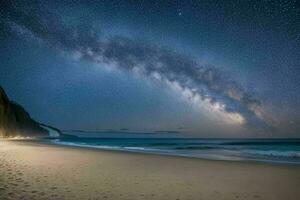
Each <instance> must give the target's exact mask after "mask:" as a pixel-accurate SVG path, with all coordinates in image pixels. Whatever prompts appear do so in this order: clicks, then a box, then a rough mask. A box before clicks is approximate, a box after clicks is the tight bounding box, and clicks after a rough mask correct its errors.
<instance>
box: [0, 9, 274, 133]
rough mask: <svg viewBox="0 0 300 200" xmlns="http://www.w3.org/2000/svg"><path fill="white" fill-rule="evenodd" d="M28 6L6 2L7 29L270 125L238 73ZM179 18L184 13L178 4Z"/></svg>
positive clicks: (243, 119) (251, 122)
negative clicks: (67, 20) (236, 75)
mask: <svg viewBox="0 0 300 200" xmlns="http://www.w3.org/2000/svg"><path fill="white" fill-rule="evenodd" d="M31 9H32V8H30V7H29V8H28V7H26V6H25V8H24V7H21V8H19V7H17V6H15V5H13V6H11V5H10V6H8V9H7V10H8V11H7V13H4V15H3V16H2V20H1V21H2V24H3V27H5V31H6V32H8V33H10V34H14V35H17V36H19V37H20V38H23V39H27V40H30V41H33V42H37V43H40V44H42V45H44V46H45V48H48V47H50V48H55V49H57V50H58V51H62V52H65V53H67V54H69V55H71V56H72V57H73V58H74V59H79V60H87V61H89V62H92V63H95V64H98V65H99V67H101V65H106V66H109V67H110V66H111V67H116V68H118V69H120V70H125V71H130V72H133V73H135V74H139V75H142V76H145V77H150V78H153V79H155V80H159V81H161V82H164V83H165V84H166V85H167V86H169V87H170V88H173V89H174V90H176V91H177V92H178V93H179V95H181V96H185V97H186V98H187V99H188V100H189V101H190V102H191V103H194V104H199V106H202V107H203V106H204V107H207V108H208V110H210V111H211V112H212V113H215V114H216V115H221V117H223V118H224V120H225V121H228V122H232V123H233V124H234V123H238V124H241V125H244V126H247V127H251V128H254V129H256V128H264V129H270V130H273V129H272V126H274V125H276V124H274V121H273V119H272V118H273V117H270V115H271V114H268V113H267V111H265V109H264V103H265V102H264V101H263V100H262V99H260V97H258V96H259V95H256V94H255V93H253V92H249V91H248V90H247V89H245V88H244V87H243V86H242V84H239V83H238V81H237V80H238V77H233V76H232V75H229V74H228V73H226V70H220V68H219V67H217V66H216V67H215V66H213V65H208V64H205V65H204V64H200V62H199V61H198V59H197V58H195V57H194V56H189V55H186V54H184V53H179V52H178V51H176V52H175V51H173V50H171V48H170V47H168V46H167V47H161V46H158V45H157V44H151V43H150V42H148V41H147V42H146V41H141V40H134V39H132V38H129V37H127V36H124V35H121V34H114V35H111V34H103V33H105V32H106V30H105V28H102V29H101V31H100V30H99V28H94V24H95V23H93V22H91V23H66V20H65V19H64V17H63V16H57V15H55V14H54V13H52V10H51V9H49V8H48V7H44V6H41V7H37V8H35V10H34V12H32V10H31ZM180 13H181V14H180V15H179V16H180V17H182V16H181V15H182V13H183V14H184V12H182V11H181V9H180Z"/></svg>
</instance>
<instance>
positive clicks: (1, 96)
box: [0, 86, 48, 137]
mask: <svg viewBox="0 0 300 200" xmlns="http://www.w3.org/2000/svg"><path fill="white" fill-rule="evenodd" d="M0 136H2V137H14V136H48V131H47V130H46V129H44V128H42V127H41V126H40V124H39V123H38V122H36V121H34V120H33V119H32V118H31V117H30V115H29V114H28V113H27V112H26V110H25V109H24V108H23V107H22V106H20V105H19V104H17V103H15V102H12V101H10V100H9V98H8V96H7V95H6V93H5V91H4V89H3V88H2V87H1V86H0Z"/></svg>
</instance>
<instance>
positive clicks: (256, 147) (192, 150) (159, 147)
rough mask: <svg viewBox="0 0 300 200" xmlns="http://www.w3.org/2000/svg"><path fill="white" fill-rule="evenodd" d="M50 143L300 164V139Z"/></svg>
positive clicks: (69, 140) (65, 140)
mask: <svg viewBox="0 0 300 200" xmlns="http://www.w3.org/2000/svg"><path fill="white" fill-rule="evenodd" d="M51 142H52V143H55V144H60V145H70V146H77V147H88V148H97V149H105V150H118V151H130V152H140V153H152V154H163V155H173V156H184V157H194V158H202V159H210V160H227V161H257V162H269V163H282V164H296V165H298V164H300V139H199V138H60V139H52V140H51Z"/></svg>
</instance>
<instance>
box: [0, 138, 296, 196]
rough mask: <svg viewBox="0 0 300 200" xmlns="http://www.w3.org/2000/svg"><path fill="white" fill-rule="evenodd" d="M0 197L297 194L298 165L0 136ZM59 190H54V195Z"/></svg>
mask: <svg viewBox="0 0 300 200" xmlns="http://www.w3.org/2000/svg"><path fill="white" fill-rule="evenodd" d="M0 161H1V162H0V163H1V164H0V165H1V166H0V167H1V169H0V178H1V179H0V182H1V185H2V186H0V199H21V197H22V198H23V199H128V200H129V199H131V200H132V199H166V200H167V199H231V200H232V199H272V200H273V199H274V200H275V199H291V200H292V199H295V200H296V199H298V198H300V191H299V189H298V186H299V185H300V167H299V166H291V165H274V164H266V163H257V162H232V161H214V160H205V159H199V158H189V157H179V156H168V155H167V156H166V155H154V154H144V153H136V152H125V151H113V150H102V149H94V148H85V147H73V146H63V145H56V144H45V143H42V142H37V141H20V140H1V141H0ZM52 195H54V196H52Z"/></svg>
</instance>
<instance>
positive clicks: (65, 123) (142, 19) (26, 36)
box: [0, 0, 300, 137]
mask: <svg viewBox="0 0 300 200" xmlns="http://www.w3.org/2000/svg"><path fill="white" fill-rule="evenodd" d="M299 13H300V7H299V4H298V3H297V2H296V1H280V0H278V1H271V0H268V1H246V0H245V1H48V2H45V1H32V2H30V1H5V2H3V3H2V4H1V21H0V28H1V31H0V42H1V46H0V60H1V65H0V69H1V74H0V84H1V85H2V86H3V87H4V88H5V89H6V90H7V93H8V95H9V96H10V97H11V98H12V99H13V100H15V101H17V102H19V103H20V104H22V105H23V106H24V107H25V108H26V109H27V110H28V111H29V112H30V114H31V115H32V116H33V117H34V118H35V119H37V120H39V121H42V122H44V123H48V124H51V125H53V126H57V127H58V128H61V129H89V130H91V129H120V128H129V129H130V130H138V131H157V130H175V131H181V132H182V134H185V135H189V134H191V135H193V136H199V137H217V136H222V137H271V136H274V137H289V136H291V137H298V136H299V130H300V126H299V124H300V14H299Z"/></svg>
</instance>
